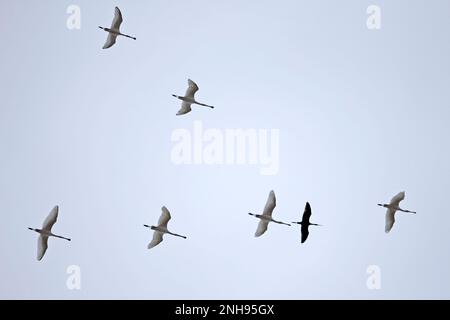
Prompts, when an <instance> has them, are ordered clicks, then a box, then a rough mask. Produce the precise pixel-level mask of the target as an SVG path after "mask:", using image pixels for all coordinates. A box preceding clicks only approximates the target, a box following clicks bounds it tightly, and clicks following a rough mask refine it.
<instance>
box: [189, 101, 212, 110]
mask: <svg viewBox="0 0 450 320" xmlns="http://www.w3.org/2000/svg"><path fill="white" fill-rule="evenodd" d="M194 104H198V105H199V106H203V107H208V108H211V109H214V106H210V105H207V104H204V103H199V102H194Z"/></svg>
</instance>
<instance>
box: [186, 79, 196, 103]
mask: <svg viewBox="0 0 450 320" xmlns="http://www.w3.org/2000/svg"><path fill="white" fill-rule="evenodd" d="M197 91H198V86H197V84H196V83H195V82H194V81H192V80H191V79H188V88H187V89H186V94H185V97H186V98H192V99H194V96H195V93H196V92H197Z"/></svg>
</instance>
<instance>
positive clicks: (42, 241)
mask: <svg viewBox="0 0 450 320" xmlns="http://www.w3.org/2000/svg"><path fill="white" fill-rule="evenodd" d="M58 211H59V207H58V206H55V207H54V208H53V209H52V211H50V213H49V214H48V216H47V218H46V219H45V221H44V223H43V224H42V229H33V228H28V229H30V230H32V231H36V232H37V233H39V238H38V250H37V259H38V261H40V260H41V259H42V257H43V256H44V254H45V251H47V247H48V245H47V242H48V238H49V237H56V238H61V239H64V240H67V241H70V239H69V238H65V237H61V236H57V235H56V234H53V233H52V227H53V225H54V224H55V223H56V220H57V219H58Z"/></svg>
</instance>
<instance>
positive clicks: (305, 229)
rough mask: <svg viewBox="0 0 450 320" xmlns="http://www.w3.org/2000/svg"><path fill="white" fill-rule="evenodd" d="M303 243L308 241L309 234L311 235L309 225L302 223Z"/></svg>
mask: <svg viewBox="0 0 450 320" xmlns="http://www.w3.org/2000/svg"><path fill="white" fill-rule="evenodd" d="M301 231H302V243H303V242H305V241H306V239H308V235H309V230H308V225H302V229H301Z"/></svg>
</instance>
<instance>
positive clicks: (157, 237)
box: [147, 231, 163, 249]
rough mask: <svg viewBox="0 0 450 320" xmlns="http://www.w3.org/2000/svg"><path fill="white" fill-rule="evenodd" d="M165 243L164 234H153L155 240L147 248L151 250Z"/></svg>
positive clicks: (157, 232)
mask: <svg viewBox="0 0 450 320" xmlns="http://www.w3.org/2000/svg"><path fill="white" fill-rule="evenodd" d="M162 241H163V233H162V232H159V231H155V232H154V233H153V239H152V241H151V242H150V243H149V244H148V246H147V248H148V249H151V248H153V247H155V246H157V245H158V244H160V243H161V242H162Z"/></svg>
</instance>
